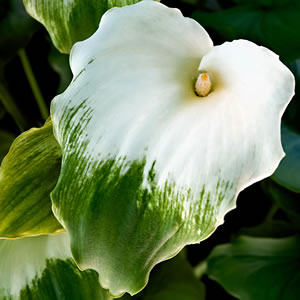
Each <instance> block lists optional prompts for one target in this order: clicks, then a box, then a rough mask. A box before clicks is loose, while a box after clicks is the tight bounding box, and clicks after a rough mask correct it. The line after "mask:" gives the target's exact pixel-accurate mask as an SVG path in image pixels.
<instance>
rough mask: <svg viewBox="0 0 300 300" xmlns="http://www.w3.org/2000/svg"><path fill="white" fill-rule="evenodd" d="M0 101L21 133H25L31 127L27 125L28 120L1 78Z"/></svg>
mask: <svg viewBox="0 0 300 300" xmlns="http://www.w3.org/2000/svg"><path fill="white" fill-rule="evenodd" d="M0 101H1V102H2V104H3V106H4V107H5V109H6V110H7V112H8V113H9V114H10V115H11V116H12V117H13V119H14V120H15V122H16V124H17V125H18V127H19V129H20V130H21V132H23V131H24V130H25V129H27V128H29V127H30V126H29V124H28V123H27V120H26V119H25V118H24V116H23V115H22V113H21V111H20V110H19V108H18V107H17V105H16V104H15V102H14V99H13V97H12V96H11V94H10V92H9V90H8V89H7V87H6V85H5V83H4V82H3V80H2V79H1V78H0Z"/></svg>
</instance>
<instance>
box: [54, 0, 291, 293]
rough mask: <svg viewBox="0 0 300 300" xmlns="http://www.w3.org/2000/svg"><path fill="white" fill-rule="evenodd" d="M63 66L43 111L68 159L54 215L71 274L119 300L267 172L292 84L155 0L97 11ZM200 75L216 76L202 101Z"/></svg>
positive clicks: (262, 59) (264, 56)
mask: <svg viewBox="0 0 300 300" xmlns="http://www.w3.org/2000/svg"><path fill="white" fill-rule="evenodd" d="M187 32H188V34H187ZM253 61H255V62H256V63H255V64H254V63H253ZM70 64H71V69H72V72H73V74H74V78H73V80H72V82H71V84H70V86H69V87H68V88H67V89H66V90H65V92H64V93H63V94H60V95H58V96H57V97H56V98H55V99H54V100H53V101H52V106H51V116H52V120H53V128H54V133H55V136H56V138H57V140H58V142H59V144H60V145H61V147H62V153H63V162H62V169H61V173H60V178H59V180H58V183H57V185H56V187H55V189H54V190H53V192H52V193H51V197H52V203H53V211H54V214H55V215H56V216H57V218H58V220H59V221H60V222H61V224H63V226H64V228H66V230H67V231H68V233H69V234H70V236H71V248H72V253H73V255H74V258H75V260H76V262H77V263H78V265H79V266H80V267H81V268H82V269H88V268H91V269H95V270H96V271H97V272H98V273H99V280H100V283H101V285H102V286H103V287H104V288H106V289H109V291H110V293H111V294H112V295H113V296H121V295H122V294H123V293H125V292H128V293H130V294H132V295H133V294H136V293H137V292H139V291H140V290H141V289H142V288H143V287H144V286H145V285H146V284H147V281H148V276H149V272H150V271H151V269H152V268H153V267H154V266H155V265H156V264H157V263H159V262H162V261H164V260H166V259H169V258H171V257H172V256H175V255H176V254H177V253H178V252H179V251H180V250H181V249H182V248H183V247H184V246H185V245H187V244H192V243H198V242H200V241H202V240H203V239H205V238H207V237H208V236H209V235H210V234H212V232H213V231H214V230H215V229H216V228H217V227H218V226H219V225H220V224H222V223H223V220H224V215H225V214H226V213H227V212H228V211H229V210H231V209H233V208H234V207H235V200H236V197H237V195H238V193H239V192H240V191H241V190H242V189H244V188H246V187H247V186H249V185H250V184H252V183H254V182H257V181H259V180H261V179H262V178H265V177H267V176H270V175H271V174H272V173H273V172H274V171H275V169H276V167H277V166H278V164H279V161H280V160H281V158H282V157H283V150H282V147H281V142H280V126H279V124H280V119H281V116H282V113H283V110H284V109H285V107H286V105H287V104H288V102H289V101H290V99H291V97H292V95H293V91H294V78H293V76H292V74H291V72H290V71H289V70H288V69H287V68H286V67H285V66H284V65H283V64H282V63H281V62H280V61H279V60H278V57H277V56H276V55H275V54H274V53H272V52H271V51H268V50H266V49H263V48H261V47H258V46H257V45H254V44H253V43H250V42H248V41H236V42H233V43H225V44H223V45H221V46H218V47H213V45H212V41H211V39H210V38H209V36H208V34H207V33H206V31H205V30H204V29H203V28H202V27H201V26H200V25H199V24H198V23H196V22H195V21H194V20H192V19H189V18H184V17H183V16H182V15H181V14H180V12H179V11H178V10H174V9H170V8H167V7H166V6H164V5H162V4H160V3H156V2H154V1H142V2H140V3H137V4H135V5H131V6H127V7H122V8H119V9H114V10H111V11H110V12H109V13H108V14H105V16H104V17H103V18H102V20H101V24H100V27H99V29H98V30H97V32H96V33H95V34H94V35H93V36H92V37H90V38H89V39H87V40H85V41H83V42H81V43H77V44H76V45H75V46H74V48H73V49H72V54H71V60H70ZM199 64H200V66H199ZM198 69H199V70H206V71H207V72H211V73H212V74H215V75H216V78H215V81H214V88H213V90H212V92H211V93H210V94H209V95H208V96H207V98H205V97H203V98H200V97H198V96H197V95H196V94H195V92H194V83H195V76H197V74H198ZM178 70H180V72H179V71H178ZM228 74H230V76H228ZM258 74H259V76H257V75H258ZM212 77H213V75H212ZM250 82H251V84H249V83H250ZM253 86H255V87H256V89H255V90H254V89H253ZM266 114H268V118H266ZM257 132H260V134H259V135H258V134H257Z"/></svg>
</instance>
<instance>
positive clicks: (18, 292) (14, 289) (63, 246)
mask: <svg viewBox="0 0 300 300" xmlns="http://www.w3.org/2000/svg"><path fill="white" fill-rule="evenodd" d="M71 257H72V255H71V251H70V248H69V237H68V235H67V233H60V234H55V235H43V236H38V237H26V238H22V239H17V240H5V239H0V269H1V273H0V298H1V299H3V300H6V299H7V300H8V299H9V300H14V299H18V300H27V299H31V300H41V299H43V300H55V299H72V300H73V299H74V300H82V299H93V300H94V299H95V300H109V299H111V298H110V297H109V296H108V295H107V294H106V292H105V290H103V289H102V288H101V286H100V285H99V282H98V274H97V273H96V272H95V271H93V270H88V271H84V272H82V271H80V270H79V269H78V268H77V266H76V265H75V263H74V261H73V259H72V258H71Z"/></svg>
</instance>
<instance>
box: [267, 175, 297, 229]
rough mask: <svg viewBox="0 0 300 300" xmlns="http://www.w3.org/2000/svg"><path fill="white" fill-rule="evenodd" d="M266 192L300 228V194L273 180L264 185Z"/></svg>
mask: <svg viewBox="0 0 300 300" xmlns="http://www.w3.org/2000/svg"><path fill="white" fill-rule="evenodd" d="M262 186H263V188H264V190H265V192H266V193H267V194H268V195H269V196H270V197H271V198H272V199H273V200H274V201H275V203H276V204H277V205H278V207H279V208H281V209H282V210H283V211H284V212H285V213H286V214H287V216H288V217H289V219H290V220H292V221H293V223H294V225H296V226H297V227H298V228H300V197H299V194H297V193H293V192H291V191H289V190H287V189H285V188H283V187H281V186H280V185H277V184H276V183H274V182H273V181H271V180H267V181H265V182H263V184H262Z"/></svg>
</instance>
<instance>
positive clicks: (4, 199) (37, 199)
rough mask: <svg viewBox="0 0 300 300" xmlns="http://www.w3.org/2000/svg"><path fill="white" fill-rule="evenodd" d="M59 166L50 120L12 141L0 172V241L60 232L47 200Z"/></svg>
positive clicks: (58, 152) (58, 148)
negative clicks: (1, 239) (0, 239)
mask: <svg viewBox="0 0 300 300" xmlns="http://www.w3.org/2000/svg"><path fill="white" fill-rule="evenodd" d="M60 162H61V151H60V147H59V145H58V143H57V142H56V140H55V138H54V136H53V134H52V123H51V121H50V120H49V121H47V122H46V124H45V125H44V126H43V127H42V128H33V129H30V130H28V131H26V132H24V133H23V134H21V135H20V136H19V137H18V138H17V139H16V140H15V141H14V143H13V144H12V146H11V148H10V151H9V153H8V154H7V155H6V157H5V158H4V159H3V162H2V165H1V168H0V220H1V223H0V237H2V238H3V237H5V238H16V237H22V236H30V235H37V234H45V233H54V232H57V231H61V230H62V227H61V225H60V224H59V223H58V222H57V220H56V218H55V217H54V215H53V213H52V210H51V200H50V192H51V190H52V189H53V188H54V186H55V184H56V181H57V178H58V175H59V170H60Z"/></svg>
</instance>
